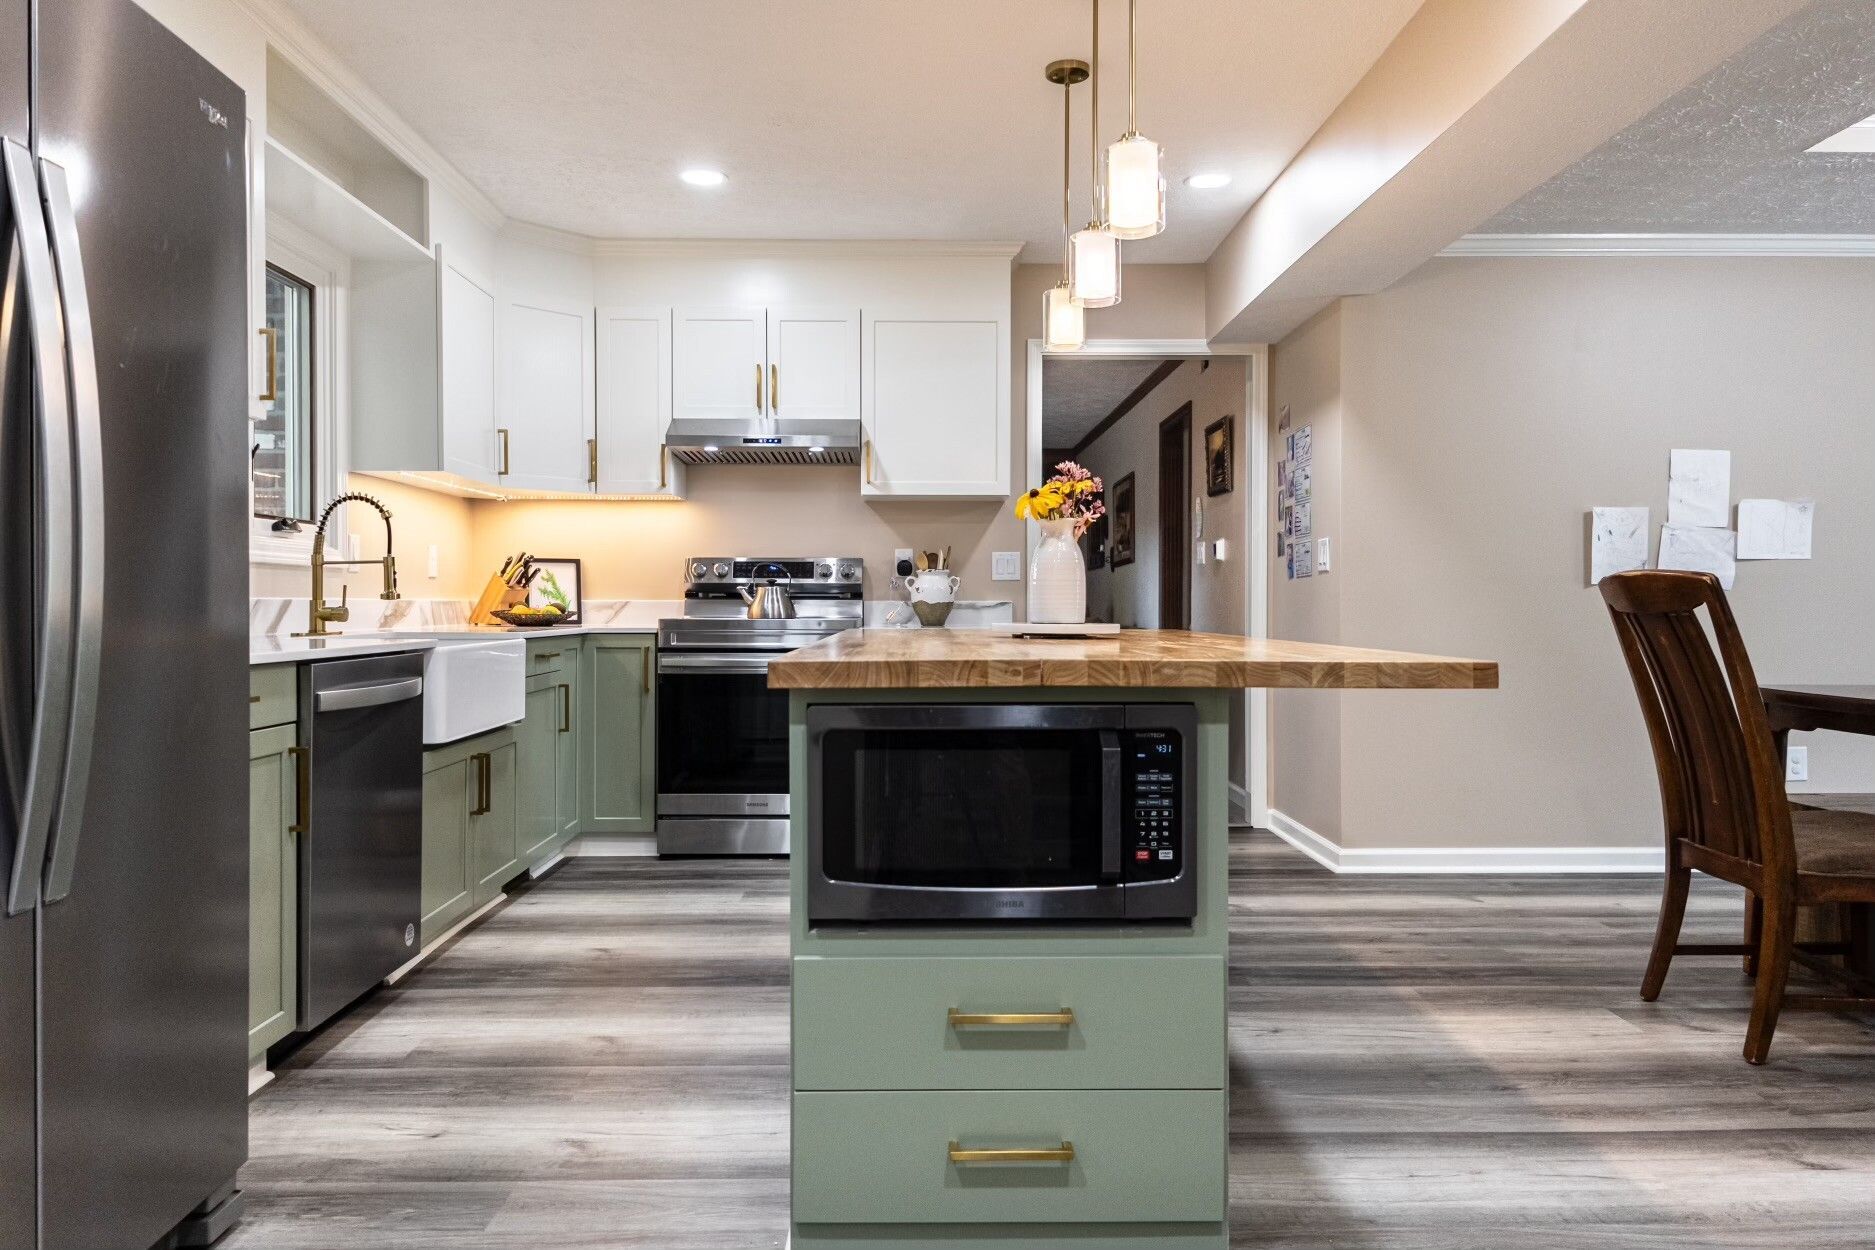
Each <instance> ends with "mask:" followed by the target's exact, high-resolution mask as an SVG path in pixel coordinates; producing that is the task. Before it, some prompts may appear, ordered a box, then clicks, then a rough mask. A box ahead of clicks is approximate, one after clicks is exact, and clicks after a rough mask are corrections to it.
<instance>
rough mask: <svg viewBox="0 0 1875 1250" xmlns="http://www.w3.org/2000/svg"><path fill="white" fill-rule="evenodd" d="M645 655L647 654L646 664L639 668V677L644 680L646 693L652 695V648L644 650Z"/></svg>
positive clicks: (645, 657)
mask: <svg viewBox="0 0 1875 1250" xmlns="http://www.w3.org/2000/svg"><path fill="white" fill-rule="evenodd" d="M644 653H645V654H644V660H645V662H644V663H643V664H640V665H639V666H638V675H639V676H640V677H642V678H643V679H644V687H645V693H646V694H650V693H651V648H650V647H646V648H644Z"/></svg>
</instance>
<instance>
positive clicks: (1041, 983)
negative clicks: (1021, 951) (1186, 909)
mask: <svg viewBox="0 0 1875 1250" xmlns="http://www.w3.org/2000/svg"><path fill="white" fill-rule="evenodd" d="M1225 993H1226V987H1225V974H1224V960H1223V959H1222V958H1221V957H1219V956H1216V955H1144V956H1112V955H1090V956H1078V957H1065V958H1040V959H1035V958H983V957H971V958H930V957H925V958H879V959H871V958H866V959H860V958H840V957H833V958H816V957H812V956H801V957H797V958H796V959H795V960H794V1087H795V1088H796V1089H799V1090H926V1089H931V1090H943V1089H968V1090H984V1089H1051V1090H1066V1089H1127V1088H1136V1087H1140V1086H1157V1087H1160V1088H1165V1089H1221V1088H1223V1086H1224V1085H1225V1084H1226V1079H1225V1078H1226V1063H1225V1041H1224V1028H1225V1026H1224V1015H1225ZM1010 1017H1014V1018H1013V1019H1012V1018H1010ZM1022 1017H1032V1018H1029V1019H1024V1018H1022Z"/></svg>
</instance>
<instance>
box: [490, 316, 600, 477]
mask: <svg viewBox="0 0 1875 1250" xmlns="http://www.w3.org/2000/svg"><path fill="white" fill-rule="evenodd" d="M497 434H498V438H497V442H498V445H499V449H500V451H501V452H502V453H504V459H503V461H502V463H501V464H500V466H499V467H500V469H501V470H502V475H501V484H502V485H503V486H509V487H513V488H515V489H518V490H554V491H589V490H591V489H592V488H593V480H594V476H595V475H594V471H593V470H594V466H593V458H592V455H591V451H592V446H593V445H592V443H591V441H590V440H591V439H592V438H593V437H594V430H593V312H592V309H591V308H582V307H568V306H561V305H556V304H552V303H547V302H543V301H535V300H518V299H511V300H509V301H508V302H507V303H506V305H505V306H504V308H503V310H502V324H501V420H500V423H499V426H498V428H497Z"/></svg>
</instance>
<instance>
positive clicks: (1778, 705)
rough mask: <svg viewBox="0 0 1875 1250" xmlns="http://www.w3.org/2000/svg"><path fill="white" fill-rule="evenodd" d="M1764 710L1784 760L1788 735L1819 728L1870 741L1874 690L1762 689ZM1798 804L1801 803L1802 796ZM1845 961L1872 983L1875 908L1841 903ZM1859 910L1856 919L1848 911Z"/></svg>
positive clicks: (1829, 687) (1871, 687)
mask: <svg viewBox="0 0 1875 1250" xmlns="http://www.w3.org/2000/svg"><path fill="white" fill-rule="evenodd" d="M1761 693H1762V694H1763V695H1764V711H1765V716H1766V718H1767V719H1768V720H1769V721H1770V723H1771V738H1772V741H1773V742H1774V743H1775V744H1776V746H1777V755H1778V758H1779V759H1787V758H1788V757H1789V750H1790V735H1791V734H1792V733H1793V732H1798V731H1802V732H1810V731H1814V730H1819V729H1827V730H1832V731H1834V732H1836V733H1848V734H1864V735H1867V736H1869V737H1875V685H1866V686H1857V685H1841V686H1832V685H1821V686H1809V685H1802V686H1765V687H1763V688H1762V691H1761ZM1797 801H1798V802H1802V798H1801V796H1799V797H1798V800H1797ZM1841 906H1842V908H1843V912H1844V916H1843V926H1842V927H1843V934H1844V936H1845V938H1846V939H1847V940H1848V941H1849V952H1848V955H1847V957H1846V962H1847V963H1848V965H1849V968H1850V969H1851V970H1852V971H1854V972H1856V973H1857V974H1859V975H1861V976H1863V977H1867V978H1875V915H1871V913H1875V907H1870V906H1869V905H1867V904H1861V903H1858V904H1843V905H1841ZM1852 908H1853V909H1854V911H1859V912H1860V913H1861V915H1860V916H1859V917H1856V916H1854V915H1853V914H1852V912H1851V909H1852Z"/></svg>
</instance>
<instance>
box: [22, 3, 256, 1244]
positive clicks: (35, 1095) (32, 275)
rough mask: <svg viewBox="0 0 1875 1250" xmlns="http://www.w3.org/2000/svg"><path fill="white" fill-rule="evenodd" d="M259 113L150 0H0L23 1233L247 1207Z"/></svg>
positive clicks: (52, 1239) (110, 1239)
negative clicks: (254, 203) (251, 426)
mask: <svg viewBox="0 0 1875 1250" xmlns="http://www.w3.org/2000/svg"><path fill="white" fill-rule="evenodd" d="M245 127H246V122H245V101H244V98H243V96H242V93H241V91H240V90H239V89H238V88H237V87H235V86H234V85H233V84H232V83H231V82H229V81H228V79H226V78H225V77H223V76H222V75H221V74H219V73H217V72H216V71H215V70H214V69H213V68H211V67H210V66H209V65H208V64H207V63H206V62H205V61H203V60H202V59H201V58H200V57H198V56H197V55H195V54H194V53H193V52H192V51H190V50H189V49H188V48H187V47H186V46H185V45H184V44H182V43H181V42H180V41H179V40H177V39H176V38H174V37H173V36H171V35H170V34H169V32H167V31H166V30H164V29H163V28H162V26H160V25H159V24H158V23H157V22H156V21H155V20H153V19H152V18H150V17H149V16H148V15H147V14H145V13H144V12H143V10H141V9H139V8H138V7H137V6H136V5H135V4H133V3H131V2H130V0H0V139H3V140H4V153H5V183H6V186H5V193H4V195H0V252H3V255H4V265H5V269H4V273H3V274H0V873H3V874H4V881H3V882H0V884H3V885H4V888H5V900H4V902H5V906H4V907H3V908H0V1248H4V1250H31V1248H38V1250H78V1248H81V1247H82V1248H85V1250H142V1248H144V1247H148V1246H150V1245H152V1244H154V1243H156V1242H157V1241H159V1240H161V1239H166V1238H168V1237H169V1236H170V1234H171V1231H172V1230H173V1229H175V1228H176V1227H177V1226H178V1225H181V1226H183V1228H184V1236H185V1237H192V1238H196V1239H200V1238H202V1237H205V1236H207V1235H208V1233H209V1231H212V1229H213V1228H217V1227H219V1226H221V1225H223V1224H225V1223H226V1222H227V1221H228V1220H229V1219H231V1218H232V1216H233V1215H234V1214H235V1213H237V1212H238V1209H239V1197H238V1195H235V1196H233V1197H232V1198H231V1197H230V1196H229V1195H230V1193H231V1190H232V1185H233V1181H234V1177H235V1172H236V1169H238V1168H239V1166H240V1165H241V1163H242V1161H243V1160H244V1159H245V1157H246V1153H247V1120H246V1093H247V1088H246V1066H247V1036H246V1023H247V1009H246V999H247V962H248V960H247V951H248V936H247V904H248V898H247V833H246V814H245V808H244V803H243V796H244V795H245V794H246V789H247V787H246V781H245V778H246V772H245V770H244V766H243V764H242V761H243V759H245V755H244V747H245V743H243V742H242V740H241V739H242V735H243V734H244V732H245V730H246V724H247V722H246V718H245V716H244V714H243V712H242V708H243V706H244V702H243V697H242V696H243V694H244V693H245V691H246V685H247V682H246V662H247V661H246V653H245V641H244V639H245V634H246V629H247V626H246V620H245V614H246V580H247V569H246V542H245V539H244V537H243V535H244V533H245V525H246V512H247V503H246V484H245V477H244V474H245V472H246V465H247V457H246V450H247V422H246V415H247V403H246V397H247V390H248V381H247V366H246V359H247V356H246V348H245V340H246V338H247V334H246V322H247V316H246V307H247V305H246V298H247V296H246V292H247V281H248V279H247V261H246V226H245V221H246V216H245V183H246V169H245V159H244V147H245V145H244V132H245ZM205 1215H206V1217H205Z"/></svg>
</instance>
